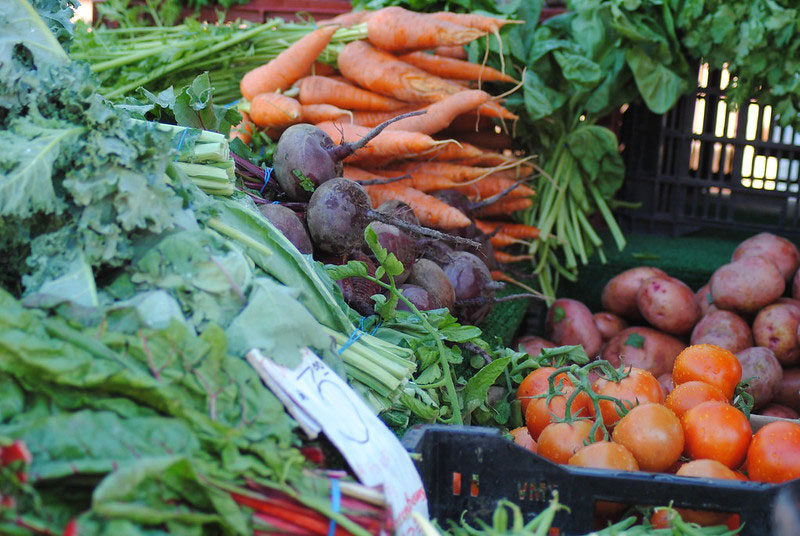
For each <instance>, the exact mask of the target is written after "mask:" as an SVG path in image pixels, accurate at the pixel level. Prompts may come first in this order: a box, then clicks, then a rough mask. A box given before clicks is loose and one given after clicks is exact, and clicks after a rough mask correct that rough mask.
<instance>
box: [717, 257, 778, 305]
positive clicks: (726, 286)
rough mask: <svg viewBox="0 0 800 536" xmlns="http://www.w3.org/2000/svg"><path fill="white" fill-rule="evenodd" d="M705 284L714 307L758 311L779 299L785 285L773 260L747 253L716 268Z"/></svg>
mask: <svg viewBox="0 0 800 536" xmlns="http://www.w3.org/2000/svg"><path fill="white" fill-rule="evenodd" d="M709 285H710V287H711V297H712V299H713V301H714V305H715V306H717V307H718V308H720V309H726V310H729V311H736V312H740V313H754V312H756V311H758V310H759V309H761V308H762V307H764V306H765V305H769V304H770V303H772V302H774V301H775V300H777V299H778V298H780V296H781V294H783V291H784V289H785V288H786V282H785V281H784V279H783V276H782V275H781V272H780V271H779V270H778V268H777V266H775V263H774V262H772V261H771V260H769V259H767V258H766V257H751V256H745V257H742V258H740V259H738V260H735V261H733V262H731V263H728V264H725V265H723V266H720V267H719V268H717V270H716V271H715V272H714V274H713V275H712V276H711V282H710V283H709Z"/></svg>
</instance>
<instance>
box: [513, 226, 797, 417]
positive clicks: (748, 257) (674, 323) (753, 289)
mask: <svg viewBox="0 0 800 536" xmlns="http://www.w3.org/2000/svg"><path fill="white" fill-rule="evenodd" d="M799 268H800V252H799V251H798V249H797V247H796V246H795V245H794V244H793V243H791V242H790V241H788V240H786V239H784V238H781V237H779V236H776V235H773V234H769V233H761V234H758V235H755V236H753V237H750V238H748V239H747V240H745V241H744V242H742V243H741V244H739V245H738V247H737V248H736V250H735V251H734V253H733V256H732V258H731V262H730V263H728V264H725V265H724V266H721V267H719V268H718V269H717V270H716V271H715V272H714V274H713V275H712V276H711V280H710V281H709V282H708V283H707V284H706V285H704V286H703V287H702V288H700V289H698V290H697V292H693V291H692V289H690V288H689V287H688V286H687V285H686V284H685V283H683V282H682V281H679V280H678V279H675V278H673V277H670V276H669V275H668V274H666V273H665V272H663V271H662V270H659V269H658V268H653V267H645V266H642V267H637V268H632V269H630V270H626V271H625V272H622V273H621V274H618V275H617V276H615V277H614V278H612V279H611V280H610V281H609V282H608V283H607V284H606V285H605V287H604V288H603V293H602V296H601V300H602V304H603V308H604V309H605V310H604V311H602V312H599V313H595V314H592V312H591V311H590V310H589V308H588V307H586V305H584V304H583V303H581V302H579V301H576V300H571V299H559V300H556V301H555V302H554V303H553V305H552V306H551V307H550V309H549V310H548V314H547V322H546V328H545V330H546V333H545V337H546V338H541V337H535V336H525V337H522V338H520V339H519V341H518V342H519V344H520V345H521V347H522V348H523V349H524V350H526V351H527V352H528V353H530V354H532V355H538V353H539V352H540V350H541V348H542V347H552V346H561V345H570V344H581V345H583V347H584V349H585V350H586V353H587V354H588V355H589V356H590V357H595V358H597V357H602V358H603V359H606V360H608V361H609V362H611V363H612V364H614V365H617V366H618V365H620V364H622V363H625V364H626V365H631V366H635V367H639V368H643V369H647V370H649V371H650V372H652V373H653V375H655V376H656V377H657V378H658V379H659V381H660V382H661V384H662V385H663V386H664V388H665V390H666V391H667V392H669V391H670V390H671V389H672V376H671V371H672V366H673V363H674V361H675V358H676V357H677V355H678V354H679V353H680V352H681V350H683V349H684V348H685V347H686V346H688V345H689V344H701V343H710V344H715V345H717V346H721V347H723V348H726V349H728V350H730V351H731V352H733V353H734V354H736V356H737V357H738V358H739V361H740V362H741V363H742V369H743V370H742V378H743V379H749V382H750V387H749V389H748V390H749V391H750V393H751V394H752V395H753V397H754V399H755V410H756V412H757V413H760V414H763V415H773V416H778V417H789V418H795V419H796V418H798V417H800V415H799V413H800V270H799Z"/></svg>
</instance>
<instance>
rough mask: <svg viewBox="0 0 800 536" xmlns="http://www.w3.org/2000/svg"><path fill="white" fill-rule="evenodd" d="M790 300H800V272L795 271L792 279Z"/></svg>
mask: <svg viewBox="0 0 800 536" xmlns="http://www.w3.org/2000/svg"><path fill="white" fill-rule="evenodd" d="M792 298H794V299H795V300H800V270H797V272H795V274H794V278H793V279H792Z"/></svg>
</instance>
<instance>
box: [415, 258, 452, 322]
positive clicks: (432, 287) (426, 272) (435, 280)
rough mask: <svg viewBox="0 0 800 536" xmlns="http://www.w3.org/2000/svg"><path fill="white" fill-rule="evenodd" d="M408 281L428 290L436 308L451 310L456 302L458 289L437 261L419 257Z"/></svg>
mask: <svg viewBox="0 0 800 536" xmlns="http://www.w3.org/2000/svg"><path fill="white" fill-rule="evenodd" d="M408 283H410V284H412V285H417V286H420V287H422V288H424V289H425V290H427V291H428V294H429V295H430V297H431V300H433V307H434V309H441V308H443V307H446V308H447V309H448V310H450V312H452V311H453V307H454V306H455V304H456V291H455V290H454V289H453V284H452V283H450V279H448V277H447V275H446V274H445V273H444V270H442V268H441V267H440V266H439V265H438V264H436V263H435V262H433V261H431V260H428V259H419V260H418V261H417V262H415V263H414V266H412V267H411V275H410V277H409V278H408Z"/></svg>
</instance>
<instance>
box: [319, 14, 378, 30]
mask: <svg viewBox="0 0 800 536" xmlns="http://www.w3.org/2000/svg"><path fill="white" fill-rule="evenodd" d="M373 13H374V11H366V10H364V11H350V12H349V13H342V14H341V15H336V16H335V17H333V18H332V19H327V20H323V21H320V22H318V23H317V25H318V26H329V25H331V24H335V25H338V26H355V25H356V24H361V23H362V22H366V20H367V19H369V17H370V15H372V14H373Z"/></svg>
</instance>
